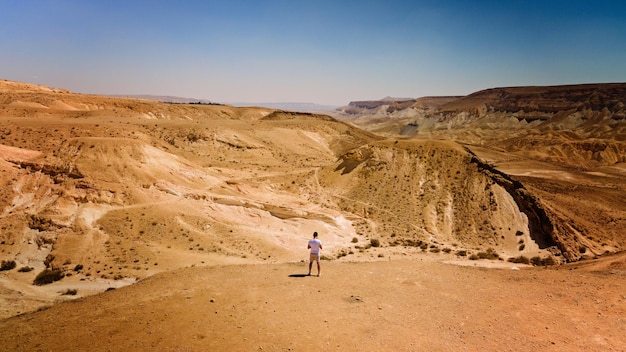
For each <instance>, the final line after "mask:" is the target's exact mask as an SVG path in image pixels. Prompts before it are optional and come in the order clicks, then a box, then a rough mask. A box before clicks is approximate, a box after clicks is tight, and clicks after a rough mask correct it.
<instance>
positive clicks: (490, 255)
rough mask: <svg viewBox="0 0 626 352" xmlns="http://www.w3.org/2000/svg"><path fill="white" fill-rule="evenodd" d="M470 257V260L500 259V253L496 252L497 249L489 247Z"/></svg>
mask: <svg viewBox="0 0 626 352" xmlns="http://www.w3.org/2000/svg"><path fill="white" fill-rule="evenodd" d="M469 259H470V260H477V259H490V260H494V259H500V255H499V254H498V253H496V251H495V250H494V249H493V248H487V250H486V251H484V252H478V253H476V254H472V255H471V256H470V257H469Z"/></svg>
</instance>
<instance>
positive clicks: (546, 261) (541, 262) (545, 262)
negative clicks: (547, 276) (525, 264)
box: [530, 256, 556, 266]
mask: <svg viewBox="0 0 626 352" xmlns="http://www.w3.org/2000/svg"><path fill="white" fill-rule="evenodd" d="M530 262H531V263H532V264H533V265H534V266H550V265H554V264H556V262H555V261H554V258H552V257H545V258H541V257H539V256H535V257H532V258H530Z"/></svg>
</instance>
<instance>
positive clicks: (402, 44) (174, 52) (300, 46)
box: [0, 0, 626, 105]
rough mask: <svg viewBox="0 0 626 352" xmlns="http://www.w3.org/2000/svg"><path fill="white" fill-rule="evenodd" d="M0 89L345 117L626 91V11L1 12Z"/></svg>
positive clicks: (620, 5) (199, 6)
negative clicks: (307, 106)
mask: <svg viewBox="0 0 626 352" xmlns="http://www.w3.org/2000/svg"><path fill="white" fill-rule="evenodd" d="M0 8H1V9H2V11H0V79H9V80H16V81H24V82H31V83H37V84H44V85H48V86H52V87H58V88H66V89H69V90H71V91H74V92H79V93H94V94H155V95H174V96H183V97H190V98H202V99H210V100H212V101H217V102H227V103H228V102H231V103H232V102H259V103H260V102H315V103H320V104H333V105H345V104H347V103H348V102H349V101H351V100H366V99H379V98H383V97H385V96H394V97H420V96H426V95H464V94H469V93H472V92H474V91H477V90H481V89H486V88H493V87H502V86H518V85H558V84H575V83H595V82H624V81H626V1H622V0H615V1H606V0H593V1H576V0H571V1H560V0H555V1H549V0H543V1H533V0H526V1H518V0H511V1H504V0H502V1H444V0H442V1H419V0H416V1H393V0H388V1H368V0H362V1H341V0H335V1H326V0H316V1H310V0H309V1H300V0H290V1H287V0H285V1H282V0H280V1H279V0H266V1H263V0H257V1H243V0H230V1H212V0H208V1H183V0H178V1H175V0H172V1H159V0H154V1H140V0H134V1H132V0H126V1H117V0H107V1H97V0H91V1H90V0H54V1H52V0H50V1H47V0H39V1H35V0H0Z"/></svg>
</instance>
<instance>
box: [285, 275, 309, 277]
mask: <svg viewBox="0 0 626 352" xmlns="http://www.w3.org/2000/svg"><path fill="white" fill-rule="evenodd" d="M307 276H309V275H308V274H291V275H289V277H307Z"/></svg>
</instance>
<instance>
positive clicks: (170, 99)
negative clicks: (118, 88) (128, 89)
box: [109, 94, 218, 104]
mask: <svg viewBox="0 0 626 352" xmlns="http://www.w3.org/2000/svg"><path fill="white" fill-rule="evenodd" d="M109 96H110V97H115V98H133V99H144V100H150V101H156V102H161V103H174V104H218V103H215V102H213V101H210V100H207V99H196V98H183V97H174V96H169V95H121V94H119V95H109Z"/></svg>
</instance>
